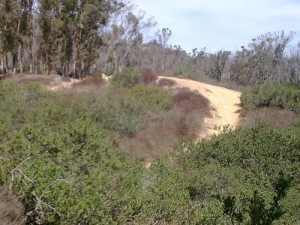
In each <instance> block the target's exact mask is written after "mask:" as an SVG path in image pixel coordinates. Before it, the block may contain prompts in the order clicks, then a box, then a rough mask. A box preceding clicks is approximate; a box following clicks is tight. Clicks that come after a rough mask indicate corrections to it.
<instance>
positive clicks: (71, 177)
mask: <svg viewBox="0 0 300 225" xmlns="http://www.w3.org/2000/svg"><path fill="white" fill-rule="evenodd" d="M181 99H182V98H181V97H178V99H177V100H176V101H179V100H181ZM193 99H194V98H193ZM179 102H181V101H179ZM0 107H1V110H0V122H1V123H0V156H1V157H0V181H1V185H3V186H5V187H9V186H11V187H12V192H13V194H14V195H15V196H16V197H17V198H18V200H19V201H20V202H21V203H22V204H23V208H24V215H26V217H25V218H26V224H63V225H64V224H66V225H67V224H92V225H93V224H224V225H225V224H230V223H232V222H231V221H234V222H236V221H242V220H241V219H240V216H239V215H240V214H241V215H242V219H243V222H242V224H249V221H250V220H251V215H252V214H253V212H254V213H255V212H256V209H261V210H260V211H261V212H264V213H265V214H266V215H268V216H270V215H272V218H276V221H275V222H274V224H297V223H299V221H300V218H299V213H298V212H299V210H300V205H299V201H298V199H299V197H300V196H299V191H298V190H299V161H300V155H299V149H300V142H299V136H300V123H299V122H298V123H297V122H296V123H294V124H293V125H292V126H289V127H288V128H285V129H276V130H274V129H272V128H270V127H268V126H266V125H262V124H260V125H258V126H255V127H252V128H249V129H245V130H242V129H238V130H236V131H234V132H228V133H224V134H222V135H220V136H218V137H212V138H211V139H210V140H205V141H202V142H199V143H194V142H193V141H191V140H188V141H187V140H185V141H182V142H180V143H178V144H177V145H176V147H175V153H176V154H174V156H173V157H172V160H171V162H170V160H169V157H168V158H165V159H163V158H160V159H157V160H156V161H154V162H152V165H151V167H150V168H148V169H147V168H145V167H144V165H143V164H142V163H140V162H138V161H136V160H135V159H130V158H129V157H128V156H127V155H125V154H124V153H122V151H121V149H120V147H119V138H118V137H119V135H120V134H126V135H128V134H130V132H135V131H137V130H138V129H140V128H141V127H143V126H145V125H147V121H149V120H151V119H152V117H154V119H155V115H157V114H159V113H164V112H165V110H168V109H170V107H172V98H171V97H170V94H169V93H168V92H166V91H164V90H160V89H157V88H154V87H140V86H136V87H133V88H131V89H120V90H119V92H118V93H111V94H110V95H108V96H105V97H101V98H97V97H95V96H91V98H89V99H86V98H84V101H81V100H80V99H77V101H76V102H75V101H70V100H67V99H64V98H63V97H61V96H59V95H57V94H55V93H51V92H49V91H46V90H44V89H42V88H41V87H40V86H39V85H36V84H26V85H16V84H11V83H0ZM129 131H130V132H129ZM155 132H158V133H159V130H157V131H155ZM280 174H284V176H286V177H294V179H293V180H292V181H291V184H289V185H290V186H291V187H290V188H289V189H288V187H289V185H286V186H284V185H282V184H284V182H281V183H280V184H281V186H280V185H279V187H283V189H281V190H283V191H282V192H276V190H277V189H276V187H278V184H279V183H278V182H277V181H278V180H279V181H280V179H279V178H281V176H280ZM282 180H283V181H284V179H282ZM278 193H283V194H278ZM277 200H278V201H277ZM258 203H260V204H258ZM277 203H278V204H277ZM274 212H276V213H277V214H276V215H275V216H274V215H273V213H274ZM0 213H1V211H0ZM251 213H252V214H251ZM261 214H263V213H261ZM277 215H280V216H277ZM262 216H264V215H262ZM259 221H260V222H261V221H265V220H259Z"/></svg>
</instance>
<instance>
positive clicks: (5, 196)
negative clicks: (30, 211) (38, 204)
mask: <svg viewBox="0 0 300 225" xmlns="http://www.w3.org/2000/svg"><path fill="white" fill-rule="evenodd" d="M23 212H24V210H23V206H22V204H21V203H20V202H19V201H18V200H17V198H16V197H15V196H13V195H12V194H11V193H10V192H9V191H8V190H7V189H6V188H4V187H2V186H0V224H1V225H22V224H25V223H24V221H25V220H24V217H23Z"/></svg>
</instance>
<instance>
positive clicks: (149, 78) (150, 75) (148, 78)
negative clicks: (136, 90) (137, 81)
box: [139, 68, 157, 85]
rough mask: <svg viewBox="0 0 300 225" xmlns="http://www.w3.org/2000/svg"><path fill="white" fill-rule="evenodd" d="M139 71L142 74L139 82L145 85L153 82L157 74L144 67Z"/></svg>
mask: <svg viewBox="0 0 300 225" xmlns="http://www.w3.org/2000/svg"><path fill="white" fill-rule="evenodd" d="M139 72H140V73H141V75H142V77H141V82H142V83H143V84H145V85H149V84H151V83H154V82H155V81H156V80H157V76H156V75H155V74H154V72H153V71H152V70H151V69H148V68H144V69H140V71H139Z"/></svg>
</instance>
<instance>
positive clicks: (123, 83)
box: [111, 68, 141, 88]
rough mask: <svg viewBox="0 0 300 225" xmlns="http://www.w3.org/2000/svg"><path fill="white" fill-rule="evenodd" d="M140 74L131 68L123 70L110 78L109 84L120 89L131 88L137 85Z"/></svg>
mask: <svg viewBox="0 0 300 225" xmlns="http://www.w3.org/2000/svg"><path fill="white" fill-rule="evenodd" d="M140 77H141V74H140V73H139V72H138V71H136V70H135V69H133V68H125V69H124V70H123V71H122V72H119V73H116V74H114V75H113V76H112V79H111V84H112V85H114V86H116V87H120V88H125V87H133V86H134V85H136V84H138V82H139V79H140Z"/></svg>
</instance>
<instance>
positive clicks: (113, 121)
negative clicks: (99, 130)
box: [91, 86, 172, 135]
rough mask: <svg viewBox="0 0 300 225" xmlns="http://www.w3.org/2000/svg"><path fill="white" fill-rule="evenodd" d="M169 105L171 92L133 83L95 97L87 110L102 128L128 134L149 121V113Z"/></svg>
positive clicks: (167, 107)
mask: <svg viewBox="0 0 300 225" xmlns="http://www.w3.org/2000/svg"><path fill="white" fill-rule="evenodd" d="M171 106H172V99H171V95H170V93H168V92H167V91H164V90H162V89H158V88H155V87H143V86H136V87H134V88H132V89H123V90H121V92H120V93H119V94H111V95H109V96H107V97H104V98H102V99H99V100H98V101H96V102H95V103H94V104H93V105H92V106H91V112H92V115H93V116H95V117H96V118H97V121H98V122H99V123H100V124H102V126H103V127H104V128H105V129H108V130H112V131H117V132H119V133H121V134H122V135H132V134H134V133H135V132H137V131H138V130H139V129H141V128H143V127H144V126H145V125H146V124H147V123H148V122H150V121H151V114H154V113H160V112H163V111H165V110H168V109H169V108H170V107H171Z"/></svg>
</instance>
